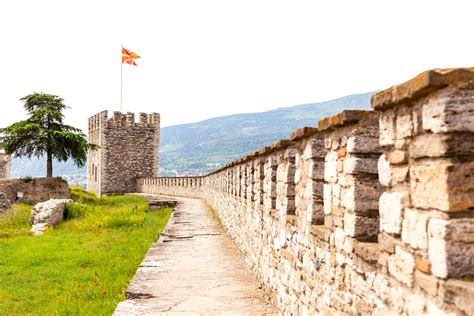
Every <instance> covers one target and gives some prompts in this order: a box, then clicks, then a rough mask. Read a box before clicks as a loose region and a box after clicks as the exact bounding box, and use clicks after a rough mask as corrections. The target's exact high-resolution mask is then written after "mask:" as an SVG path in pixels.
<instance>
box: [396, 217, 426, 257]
mask: <svg viewBox="0 0 474 316" xmlns="http://www.w3.org/2000/svg"><path fill="white" fill-rule="evenodd" d="M402 240H403V242H405V243H407V244H409V245H410V246H411V247H412V248H414V249H427V248H428V216H427V215H426V214H423V213H421V212H418V211H416V210H412V209H405V212H404V214H403V223H402Z"/></svg>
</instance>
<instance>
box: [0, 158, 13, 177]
mask: <svg viewBox="0 0 474 316" xmlns="http://www.w3.org/2000/svg"><path fill="white" fill-rule="evenodd" d="M11 160H12V159H11V156H10V155H6V154H4V153H2V152H1V151H0V179H8V178H10V172H11Z"/></svg>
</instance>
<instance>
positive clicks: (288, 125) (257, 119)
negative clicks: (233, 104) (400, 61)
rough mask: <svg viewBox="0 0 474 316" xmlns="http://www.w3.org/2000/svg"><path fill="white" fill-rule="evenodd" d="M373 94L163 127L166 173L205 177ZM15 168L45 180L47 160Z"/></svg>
mask: <svg viewBox="0 0 474 316" xmlns="http://www.w3.org/2000/svg"><path fill="white" fill-rule="evenodd" d="M372 94H373V93H372V92H370V93H364V94H355V95H350V96H345V97H342V98H338V99H335V100H331V101H325V102H319V103H311V104H303V105H297V106H292V107H285V108H278V109H276V110H272V111H267V112H260V113H245V114H236V115H229V116H222V117H216V118H212V119H208V120H205V121H201V122H197V123H191V124H181V125H174V126H169V127H164V128H162V129H161V153H160V154H161V168H162V170H161V174H162V175H164V176H174V175H198V174H206V173H208V172H210V171H212V170H215V169H216V168H218V167H219V166H222V165H223V164H225V163H227V162H230V161H232V160H234V159H237V158H239V157H241V156H244V155H246V154H248V153H250V152H252V151H254V150H257V149H260V148H261V147H264V146H267V145H269V144H271V143H272V142H274V141H275V140H278V139H281V138H288V137H289V135H290V133H291V132H292V131H294V130H295V129H297V128H300V127H303V126H316V124H317V121H318V120H319V119H321V118H323V117H327V116H330V115H333V114H335V113H337V112H340V111H342V110H349V109H352V110H354V109H357V110H365V109H369V108H370V97H371V96H372ZM12 169H13V170H12V175H13V176H14V177H21V176H26V175H29V176H34V177H36V176H44V175H45V174H46V163H45V161H44V159H42V160H38V159H33V160H31V161H30V160H28V159H18V158H15V159H14V160H13V168H12ZM54 174H55V175H61V176H68V178H71V179H77V178H82V179H83V178H85V175H86V171H85V169H84V168H82V169H78V168H76V167H75V166H74V165H73V163H72V162H71V161H68V162H66V163H55V165H54ZM81 181H82V180H81Z"/></svg>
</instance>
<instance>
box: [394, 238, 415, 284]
mask: <svg viewBox="0 0 474 316" xmlns="http://www.w3.org/2000/svg"><path fill="white" fill-rule="evenodd" d="M388 271H389V272H390V274H391V275H393V276H394V277H395V279H397V280H398V281H400V282H402V283H404V284H406V285H408V286H409V287H411V286H412V284H413V279H414V276H413V273H414V271H415V259H414V257H413V254H411V253H409V252H407V251H405V250H403V249H402V248H401V247H399V246H396V247H395V254H394V255H392V256H390V257H389V258H388Z"/></svg>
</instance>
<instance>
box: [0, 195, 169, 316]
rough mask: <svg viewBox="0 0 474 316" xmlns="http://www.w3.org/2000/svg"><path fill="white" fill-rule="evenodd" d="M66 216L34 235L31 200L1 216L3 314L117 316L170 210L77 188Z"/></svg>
mask: <svg viewBox="0 0 474 316" xmlns="http://www.w3.org/2000/svg"><path fill="white" fill-rule="evenodd" d="M71 196H72V198H73V200H74V201H75V203H73V204H68V205H67V206H66V211H65V219H66V220H65V221H64V222H62V223H60V224H59V225H58V226H57V227H55V228H50V229H47V230H46V232H45V235H43V236H40V237H34V236H31V235H30V233H29V232H30V229H31V226H30V224H29V223H28V219H29V217H30V210H31V206H29V205H14V206H13V208H12V209H11V210H9V211H8V212H6V213H4V214H0V315H18V314H21V315H24V314H33V315H58V314H59V315H64V314H68V315H69V314H72V315H78V314H81V315H110V314H112V312H113V311H114V309H115V307H116V305H117V304H118V303H119V302H120V301H122V300H124V299H125V290H126V289H127V286H128V284H129V283H130V280H131V278H132V277H133V275H134V273H135V271H136V270H137V268H138V266H139V264H140V262H141V261H142V260H143V257H144V256H145V254H146V252H147V251H148V249H149V247H150V245H151V244H152V243H153V242H154V241H156V240H157V238H158V236H159V234H160V233H161V231H162V230H163V228H164V226H165V225H166V222H167V221H168V218H169V216H170V214H171V209H164V210H159V211H148V209H147V203H146V201H145V199H144V198H142V197H139V196H128V195H126V196H107V197H101V198H96V197H95V196H94V195H93V194H90V193H87V192H85V191H83V190H81V189H79V188H72V189H71Z"/></svg>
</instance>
